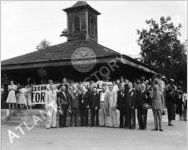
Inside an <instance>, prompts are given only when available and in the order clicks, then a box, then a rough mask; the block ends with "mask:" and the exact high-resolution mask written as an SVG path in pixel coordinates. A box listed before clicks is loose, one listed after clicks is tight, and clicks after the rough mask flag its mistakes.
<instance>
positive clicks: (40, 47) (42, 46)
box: [36, 39, 50, 50]
mask: <svg viewBox="0 0 188 150" xmlns="http://www.w3.org/2000/svg"><path fill="white" fill-rule="evenodd" d="M49 46H50V42H48V41H47V40H46V39H44V40H42V41H41V42H40V43H39V44H38V45H37V47H36V49H37V50H43V49H45V48H48V47H49Z"/></svg>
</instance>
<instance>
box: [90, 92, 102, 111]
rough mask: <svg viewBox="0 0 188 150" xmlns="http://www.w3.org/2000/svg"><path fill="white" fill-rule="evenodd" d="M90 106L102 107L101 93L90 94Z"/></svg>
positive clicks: (92, 107)
mask: <svg viewBox="0 0 188 150" xmlns="http://www.w3.org/2000/svg"><path fill="white" fill-rule="evenodd" d="M89 106H90V109H94V108H95V107H98V108H100V95H99V94H98V93H96V95H94V94H93V93H91V94H90V96H89Z"/></svg>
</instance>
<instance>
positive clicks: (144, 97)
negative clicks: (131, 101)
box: [136, 90, 151, 109]
mask: <svg viewBox="0 0 188 150" xmlns="http://www.w3.org/2000/svg"><path fill="white" fill-rule="evenodd" d="M145 103H147V104H149V105H151V99H149V92H148V91H147V90H145V91H144V92H143V93H142V92H141V91H139V92H138V93H137V95H136V107H137V108H138V109H139V108H143V105H144V104H145Z"/></svg>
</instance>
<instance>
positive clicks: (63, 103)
mask: <svg viewBox="0 0 188 150" xmlns="http://www.w3.org/2000/svg"><path fill="white" fill-rule="evenodd" d="M65 95H66V97H65V96H64V94H63V93H62V92H58V93H57V100H58V105H59V106H60V107H62V108H68V107H69V105H70V97H69V94H68V93H67V92H65Z"/></svg>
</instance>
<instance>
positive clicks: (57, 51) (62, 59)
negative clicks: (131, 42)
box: [1, 40, 155, 73]
mask: <svg viewBox="0 0 188 150" xmlns="http://www.w3.org/2000/svg"><path fill="white" fill-rule="evenodd" d="M79 47H88V48H90V49H92V50H93V52H94V53H95V55H96V58H97V60H98V63H106V62H108V61H109V60H110V59H112V58H115V57H120V56H121V57H122V58H123V59H124V62H125V63H126V64H127V65H130V66H133V67H135V68H138V69H141V70H144V71H146V72H150V73H154V72H155V71H154V70H153V68H151V67H149V66H147V65H145V64H143V63H141V62H139V61H136V60H135V59H133V58H131V57H129V56H126V55H121V54H120V53H118V52H116V51H114V50H112V49H109V48H107V47H105V46H103V45H100V44H98V43H96V42H94V41H87V40H77V41H68V42H65V43H61V44H58V45H54V46H50V47H48V48H46V49H43V50H38V51H34V52H31V53H28V54H25V55H21V56H18V57H14V58H11V59H7V60H4V61H2V62H1V69H2V70H10V69H24V68H37V67H48V66H63V65H71V56H72V53H73V52H74V51H75V50H76V49H77V48H79Z"/></svg>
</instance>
